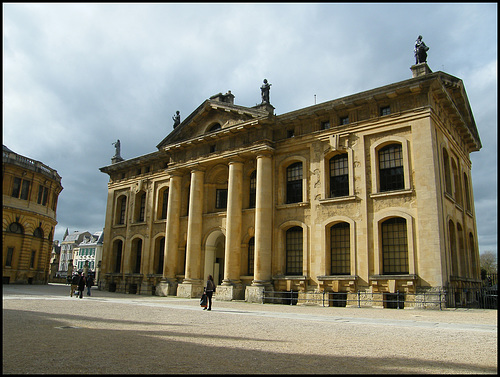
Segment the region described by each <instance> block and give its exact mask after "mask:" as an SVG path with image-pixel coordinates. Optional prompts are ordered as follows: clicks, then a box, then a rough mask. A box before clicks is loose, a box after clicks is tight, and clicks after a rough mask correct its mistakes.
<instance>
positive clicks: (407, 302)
mask: <svg viewBox="0 0 500 377" xmlns="http://www.w3.org/2000/svg"><path fill="white" fill-rule="evenodd" d="M262 303H263V304H268V303H271V304H281V305H297V304H303V305H307V304H309V305H319V306H323V307H332V306H333V307H347V306H348V307H358V308H361V307H363V306H365V307H366V306H382V307H384V308H392V309H404V308H405V307H414V308H422V309H439V310H442V309H443V308H459V307H467V308H481V309H497V292H496V290H495V291H488V290H487V289H485V288H472V289H448V290H440V291H435V292H421V293H407V292H399V291H397V292H396V293H388V292H376V293H374V292H361V291H358V292H355V293H335V292H300V293H299V292H298V291H264V292H263V296H262Z"/></svg>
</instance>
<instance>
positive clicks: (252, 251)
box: [248, 237, 255, 276]
mask: <svg viewBox="0 0 500 377" xmlns="http://www.w3.org/2000/svg"><path fill="white" fill-rule="evenodd" d="M254 258H255V238H254V237H252V238H251V239H250V241H249V242H248V275H249V276H253V271H254V262H255V260H254Z"/></svg>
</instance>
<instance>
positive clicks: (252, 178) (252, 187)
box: [248, 170, 257, 208]
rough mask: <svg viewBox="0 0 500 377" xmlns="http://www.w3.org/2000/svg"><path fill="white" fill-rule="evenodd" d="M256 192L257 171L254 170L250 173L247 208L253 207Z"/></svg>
mask: <svg viewBox="0 0 500 377" xmlns="http://www.w3.org/2000/svg"><path fill="white" fill-rule="evenodd" d="M256 192H257V171H256V170H254V171H253V172H252V174H251V175H250V200H249V203H248V208H255V195H256Z"/></svg>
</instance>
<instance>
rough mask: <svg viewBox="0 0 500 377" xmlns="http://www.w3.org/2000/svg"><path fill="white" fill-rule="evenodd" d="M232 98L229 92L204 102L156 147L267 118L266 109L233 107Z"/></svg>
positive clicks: (262, 107)
mask: <svg viewBox="0 0 500 377" xmlns="http://www.w3.org/2000/svg"><path fill="white" fill-rule="evenodd" d="M233 98H234V96H232V95H231V93H230V92H229V94H225V95H223V94H221V93H219V94H216V95H214V96H212V97H210V98H209V99H207V100H205V101H204V102H203V103H202V104H201V105H200V106H198V108H197V109H196V110H194V111H193V112H192V113H191V114H190V115H189V116H188V117H187V118H186V119H184V120H183V121H182V122H181V123H180V124H179V125H178V126H177V127H176V128H174V130H173V131H172V132H171V133H170V134H169V135H167V136H166V137H165V138H164V139H163V140H162V141H161V142H160V143H159V144H158V145H157V146H156V147H157V148H158V149H163V148H165V147H167V146H169V145H172V144H178V143H182V142H185V141H188V140H192V139H197V138H200V137H203V136H204V135H207V134H211V133H213V132H216V131H218V130H223V129H226V128H231V127H233V126H235V125H237V124H241V123H245V122H248V121H252V120H256V119H263V118H267V117H268V116H269V108H268V107H266V106H256V107H244V106H239V105H235V104H234V103H232V100H233Z"/></svg>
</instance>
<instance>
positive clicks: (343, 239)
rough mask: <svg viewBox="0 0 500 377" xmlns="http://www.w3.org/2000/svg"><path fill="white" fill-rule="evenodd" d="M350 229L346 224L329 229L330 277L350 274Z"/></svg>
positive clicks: (339, 224)
mask: <svg viewBox="0 0 500 377" xmlns="http://www.w3.org/2000/svg"><path fill="white" fill-rule="evenodd" d="M350 239H351V237H350V228H349V224H348V223H346V222H342V223H338V224H335V225H333V226H332V227H331V228H330V253H331V269H330V271H331V272H330V274H331V275H349V274H350V273H351V245H350Z"/></svg>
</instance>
